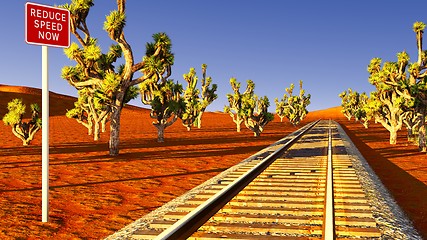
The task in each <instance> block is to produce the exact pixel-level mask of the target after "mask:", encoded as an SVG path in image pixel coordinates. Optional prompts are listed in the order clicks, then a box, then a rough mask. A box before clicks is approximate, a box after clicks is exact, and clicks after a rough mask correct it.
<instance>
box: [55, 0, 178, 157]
mask: <svg viewBox="0 0 427 240" xmlns="http://www.w3.org/2000/svg"><path fill="white" fill-rule="evenodd" d="M125 5H126V1H125V0H117V10H114V11H112V12H111V13H110V14H109V15H108V16H107V17H106V21H105V22H104V30H105V31H106V32H107V34H108V36H109V37H110V38H111V40H113V41H114V42H115V44H114V45H112V46H111V47H110V50H109V52H108V53H106V54H104V53H101V49H100V47H99V46H98V43H97V40H96V39H95V38H92V37H91V35H90V31H89V28H88V26H87V23H86V18H87V16H88V14H89V10H90V8H91V7H92V6H94V4H93V0H72V1H71V4H65V5H63V6H62V7H63V8H65V9H68V10H69V11H70V15H71V20H70V25H71V28H70V29H71V33H72V34H74V36H75V37H76V38H77V40H78V43H79V44H80V46H79V44H78V43H72V44H71V45H70V47H69V48H68V49H65V50H64V51H65V54H66V55H67V56H68V57H69V58H70V59H72V60H74V61H76V63H77V65H76V66H74V67H73V66H68V67H64V68H63V70H62V76H63V78H64V79H66V80H67V81H68V82H69V83H70V84H71V85H72V86H74V87H75V88H76V89H78V90H80V89H84V88H86V89H87V90H88V92H90V93H94V92H95V91H105V92H103V93H102V94H103V95H104V96H105V97H107V98H108V101H107V102H108V104H109V106H108V108H109V110H110V112H111V113H110V141H109V147H110V155H112V156H115V155H118V154H119V136H120V115H121V111H122V108H123V106H124V104H125V103H126V100H127V99H129V96H128V95H127V94H129V88H130V87H131V86H135V85H137V84H140V83H142V82H144V81H145V80H147V79H151V78H152V77H153V75H155V74H158V73H159V72H160V73H164V74H166V75H170V74H171V68H170V66H171V65H172V64H173V55H172V54H171V53H170V47H171V41H170V39H169V37H168V36H167V35H166V34H165V33H159V34H154V35H153V39H154V42H153V43H148V44H147V45H146V56H144V57H143V58H142V61H140V62H135V60H134V57H133V50H132V48H131V46H130V44H129V43H128V42H127V41H126V38H125V33H124V31H123V29H124V27H125V25H126V15H125ZM122 55H123V57H124V60H123V64H122V65H120V66H118V67H117V68H116V66H114V64H115V63H116V61H117V59H119V58H121V57H122ZM138 71H141V73H142V74H141V76H139V77H134V74H135V73H136V72H138Z"/></svg>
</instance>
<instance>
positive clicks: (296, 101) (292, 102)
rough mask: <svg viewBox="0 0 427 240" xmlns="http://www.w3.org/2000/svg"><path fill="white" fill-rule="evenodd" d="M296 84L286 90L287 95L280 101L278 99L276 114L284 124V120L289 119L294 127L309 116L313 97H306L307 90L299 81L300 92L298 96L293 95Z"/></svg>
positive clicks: (276, 101) (276, 100)
mask: <svg viewBox="0 0 427 240" xmlns="http://www.w3.org/2000/svg"><path fill="white" fill-rule="evenodd" d="M294 87H295V86H294V84H293V83H292V84H291V85H290V87H289V88H286V89H285V91H286V93H287V94H286V93H285V94H284V95H283V98H282V99H281V100H280V102H279V99H278V98H276V99H275V100H274V101H275V103H276V113H277V115H278V116H279V117H280V121H281V122H282V120H283V118H284V117H286V118H288V120H289V122H291V123H292V124H293V125H294V126H296V125H298V124H299V123H300V122H301V121H302V120H303V119H304V118H305V116H306V115H307V113H308V110H307V106H308V105H309V104H310V98H311V95H310V94H308V95H305V90H304V89H303V88H302V80H300V81H299V87H300V91H299V94H298V95H297V96H294V95H293V91H294Z"/></svg>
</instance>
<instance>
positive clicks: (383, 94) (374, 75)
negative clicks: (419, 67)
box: [368, 58, 406, 144]
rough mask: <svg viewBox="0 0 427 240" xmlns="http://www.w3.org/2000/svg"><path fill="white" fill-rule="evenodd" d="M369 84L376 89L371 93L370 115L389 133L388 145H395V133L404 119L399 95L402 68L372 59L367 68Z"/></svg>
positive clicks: (403, 101)
mask: <svg viewBox="0 0 427 240" xmlns="http://www.w3.org/2000/svg"><path fill="white" fill-rule="evenodd" d="M368 72H369V73H370V76H369V82H370V83H371V84H373V85H374V86H375V87H376V91H374V92H373V93H371V102H372V103H371V105H372V106H375V108H372V109H371V111H370V113H371V114H372V116H373V117H374V118H375V121H376V122H379V123H381V124H382V125H383V126H384V127H385V128H386V129H387V130H388V131H389V132H390V144H396V141H397V131H399V130H400V129H401V128H402V124H403V119H404V118H405V111H404V110H403V109H404V105H405V103H406V100H405V99H404V98H403V97H402V96H401V95H400V94H399V91H400V90H402V89H401V86H402V82H403V81H404V80H405V78H404V77H403V76H404V75H403V72H404V67H403V65H402V64H400V63H396V62H385V63H384V65H383V66H381V59H380V58H374V59H372V60H371V62H370V64H369V66H368Z"/></svg>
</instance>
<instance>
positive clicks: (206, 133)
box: [0, 85, 427, 239]
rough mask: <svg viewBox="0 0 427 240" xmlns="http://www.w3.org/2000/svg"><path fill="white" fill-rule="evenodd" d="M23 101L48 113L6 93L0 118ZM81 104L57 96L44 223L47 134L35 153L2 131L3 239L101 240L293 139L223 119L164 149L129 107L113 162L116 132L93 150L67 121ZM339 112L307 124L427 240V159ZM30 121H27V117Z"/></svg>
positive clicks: (17, 90) (33, 95)
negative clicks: (347, 140) (361, 164)
mask: <svg viewBox="0 0 427 240" xmlns="http://www.w3.org/2000/svg"><path fill="white" fill-rule="evenodd" d="M13 98H21V99H23V101H24V103H25V104H26V105H27V108H28V109H29V105H30V104H31V103H34V102H35V103H38V104H39V105H40V106H41V90H39V89H32V88H27V87H11V86H5V85H0V117H1V118H2V117H3V116H4V114H5V113H6V112H7V102H9V101H10V100H12V99H13ZM75 100H76V99H75V98H73V97H68V96H63V95H59V94H55V93H51V94H50V103H51V104H50V199H49V200H50V212H49V217H50V219H49V222H48V223H42V222H41V131H40V132H39V133H37V135H36V137H35V140H34V141H33V142H32V143H31V145H30V146H27V147H24V146H22V142H21V141H20V140H19V139H18V138H16V137H15V136H13V134H12V132H11V129H10V127H9V126H5V125H4V124H3V123H1V124H0V133H1V135H2V138H1V140H0V193H1V194H0V239H102V238H104V237H107V236H108V235H110V234H112V233H114V232H115V231H117V230H119V229H121V228H122V227H124V226H126V225H127V224H129V223H131V222H132V221H134V220H136V219H138V218H140V217H142V216H144V215H145V214H147V213H149V212H150V211H153V210H154V209H156V208H158V207H160V206H162V205H163V204H165V203H166V202H168V201H170V200H172V199H174V198H176V197H178V196H180V195H181V194H183V193H185V192H186V191H188V190H190V189H192V188H193V187H195V186H197V185H199V184H201V183H203V182H204V181H206V180H207V179H209V178H211V177H213V176H215V175H217V174H219V173H220V172H222V171H224V170H225V169H227V168H229V167H231V166H233V165H234V164H237V163H238V162H240V161H242V160H243V159H245V158H247V157H249V156H250V155H252V154H254V153H256V152H257V151H259V150H261V149H262V148H264V147H266V146H268V145H270V144H272V143H273V142H275V141H277V140H279V139H281V138H282V137H284V136H286V135H287V134H289V133H291V132H293V131H295V130H296V129H297V128H296V127H293V126H292V125H291V124H290V123H289V122H287V121H285V120H284V122H280V119H279V118H278V117H276V118H275V120H274V121H273V122H271V123H270V124H268V125H267V126H266V129H265V131H264V132H263V133H262V134H261V136H260V137H259V138H255V137H253V133H252V132H251V131H249V130H248V129H246V128H245V127H244V126H242V132H240V133H237V132H236V126H235V124H234V123H233V122H232V120H231V118H230V116H229V115H228V114H224V113H219V112H218V113H216V112H215V113H213V112H208V113H205V114H204V115H203V120H202V128H201V129H197V128H193V129H192V130H191V131H187V129H186V128H185V127H184V126H182V124H181V123H180V122H179V121H177V122H176V123H175V124H174V125H172V126H171V127H169V128H167V129H166V133H165V142H164V143H157V142H156V138H157V132H156V129H155V127H154V126H152V124H151V122H152V119H150V117H149V111H148V110H146V109H142V108H138V107H133V106H127V107H125V108H124V110H123V112H122V117H121V133H120V140H121V142H120V155H119V156H117V157H110V156H109V155H108V138H109V136H108V135H109V134H108V132H106V133H102V134H101V139H100V140H99V141H97V142H94V141H93V138H92V136H88V135H87V130H86V128H84V127H83V126H81V125H80V124H78V123H77V122H76V121H75V120H73V119H68V118H67V117H65V112H66V109H71V108H72V107H73V102H74V101H75ZM340 110H341V108H340V107H334V108H330V109H326V110H321V111H315V112H311V113H309V114H308V116H307V118H306V119H305V120H304V121H303V123H302V124H301V126H302V125H304V124H306V123H308V122H311V121H313V120H317V119H319V118H322V119H334V120H336V121H338V122H339V123H340V124H341V125H342V126H343V128H344V129H345V130H346V132H347V134H349V136H350V137H351V139H352V140H353V142H354V143H355V144H356V146H357V147H358V148H359V150H360V151H361V152H362V154H363V155H364V157H365V158H366V159H367V160H368V162H369V163H370V165H371V167H372V168H373V169H374V170H375V172H376V173H377V175H378V176H379V177H380V178H381V180H382V181H383V183H384V184H385V185H386V187H387V188H388V189H389V190H390V192H391V193H392V195H393V196H394V197H395V199H396V201H397V202H398V204H399V205H400V206H401V207H402V208H403V210H404V211H405V212H406V214H407V215H408V216H409V218H410V219H411V220H412V221H413V222H414V225H415V227H416V228H417V230H418V231H419V232H420V233H421V234H422V235H423V236H424V238H427V186H426V184H427V156H426V154H425V153H420V152H418V150H417V147H416V146H414V145H411V144H408V142H407V141H406V136H405V130H404V129H402V130H401V131H400V132H399V138H398V144H397V145H394V146H392V145H389V143H388V136H389V135H388V132H387V131H386V130H385V129H384V128H383V127H382V126H381V125H379V124H372V125H371V126H370V127H369V129H365V128H364V127H363V126H362V125H361V124H360V123H356V122H354V121H353V120H352V121H348V120H347V119H346V118H345V117H343V115H342V114H341V113H340ZM26 117H29V116H26Z"/></svg>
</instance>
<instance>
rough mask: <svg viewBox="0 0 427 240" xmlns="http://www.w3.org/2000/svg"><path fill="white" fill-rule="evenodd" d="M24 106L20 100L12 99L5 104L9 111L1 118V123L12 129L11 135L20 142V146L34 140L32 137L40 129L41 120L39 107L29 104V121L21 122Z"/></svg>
mask: <svg viewBox="0 0 427 240" xmlns="http://www.w3.org/2000/svg"><path fill="white" fill-rule="evenodd" d="M25 108H26V106H25V105H24V104H23V103H22V100H21V99H13V100H12V101H10V102H9V103H8V104H7V109H8V110H9V112H8V113H6V115H4V117H3V122H4V124H5V125H7V126H11V127H12V133H13V134H14V135H15V136H16V137H17V138H19V139H21V140H22V145H24V146H27V145H29V144H30V143H31V141H32V140H33V139H34V135H35V134H36V133H37V132H38V131H39V130H40V129H41V127H42V120H41V118H39V114H40V107H39V106H38V105H37V104H31V120H30V121H28V122H23V121H22V119H23V117H24V114H25Z"/></svg>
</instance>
